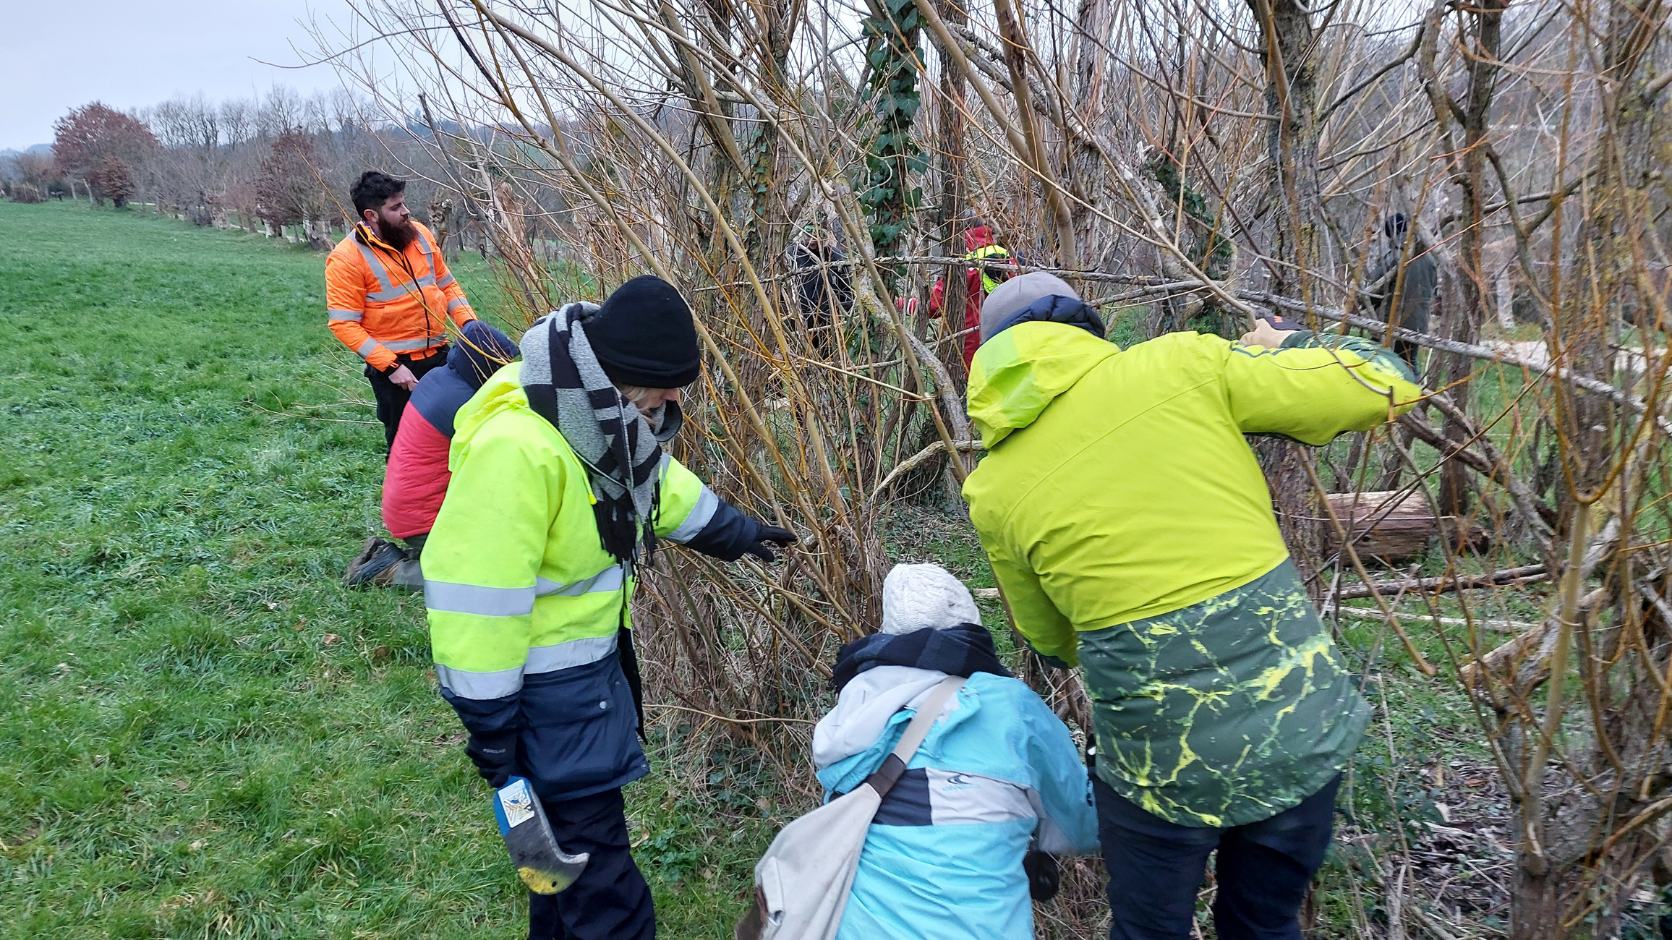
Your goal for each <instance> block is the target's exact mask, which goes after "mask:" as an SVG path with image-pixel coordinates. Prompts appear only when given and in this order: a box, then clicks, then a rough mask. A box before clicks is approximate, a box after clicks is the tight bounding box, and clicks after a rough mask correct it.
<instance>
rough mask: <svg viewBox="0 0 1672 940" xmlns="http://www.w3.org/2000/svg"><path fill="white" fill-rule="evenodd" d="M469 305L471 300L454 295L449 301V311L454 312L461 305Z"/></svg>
mask: <svg viewBox="0 0 1672 940" xmlns="http://www.w3.org/2000/svg"><path fill="white" fill-rule="evenodd" d="M468 306H470V301H468V300H465V299H464V298H463V297H454V298H453V299H452V300H449V301H447V312H448V313H452V312H453V311H454V310H457V309H459V308H460V307H468Z"/></svg>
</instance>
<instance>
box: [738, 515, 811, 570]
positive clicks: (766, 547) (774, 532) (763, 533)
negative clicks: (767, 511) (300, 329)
mask: <svg viewBox="0 0 1672 940" xmlns="http://www.w3.org/2000/svg"><path fill="white" fill-rule="evenodd" d="M797 541H799V539H797V538H796V536H795V533H794V532H791V531H790V530H788V529H780V528H778V527H777V526H775V525H767V524H766V523H764V522H761V521H759V520H756V521H755V538H754V541H752V542H750V543H749V544H748V545H747V546H746V547H745V548H744V549H743V554H745V555H753V556H755V557H756V558H759V559H760V560H761V561H763V562H770V561H777V560H778V553H777V552H775V551H773V550H772V549H773V547H774V546H776V547H778V548H783V547H784V546H786V545H794V544H795V543H796V542H797Z"/></svg>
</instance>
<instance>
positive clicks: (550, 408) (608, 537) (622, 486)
mask: <svg viewBox="0 0 1672 940" xmlns="http://www.w3.org/2000/svg"><path fill="white" fill-rule="evenodd" d="M597 313H598V305H597V304H591V303H572V304H565V305H564V306H563V308H562V309H560V310H556V311H553V312H552V313H549V314H547V315H545V316H543V317H541V318H540V319H538V320H536V321H534V325H533V326H531V327H529V329H528V332H527V333H525V334H523V338H522V355H523V366H522V384H523V391H524V392H526V393H527V394H528V403H529V405H530V406H531V407H532V408H533V409H534V411H535V413H536V414H539V415H540V416H541V417H543V418H545V419H546V420H547V421H549V422H551V424H552V426H553V427H555V428H557V430H558V433H560V434H562V435H563V439H564V440H566V441H568V442H569V446H570V447H572V448H574V450H575V453H576V454H577V455H578V456H579V457H580V458H581V463H582V464H584V465H585V466H586V473H587V478H588V481H589V482H590V483H591V484H592V493H593V495H594V496H595V497H597V502H596V503H595V504H594V505H593V507H592V508H593V512H594V513H595V514H596V515H597V518H598V535H599V539H600V541H601V542H602V543H603V546H604V550H605V551H607V552H609V553H610V554H611V555H612V556H614V557H615V558H616V559H617V560H619V561H621V562H623V563H625V564H629V565H636V564H637V563H638V560H639V549H640V548H641V547H642V548H643V549H644V551H645V553H646V554H647V555H648V554H649V553H650V552H653V551H654V550H655V548H656V533H655V529H654V521H655V516H656V510H657V501H658V492H657V491H658V487H657V483H658V479H659V471H660V469H661V464H662V443H663V442H664V441H667V440H669V439H671V438H672V437H673V436H674V435H675V434H677V433H679V428H680V425H681V424H682V423H683V422H684V418H683V416H682V415H681V413H680V410H679V405H678V404H677V403H675V402H668V403H667V404H665V405H662V406H660V407H658V408H656V409H655V410H653V411H650V412H640V411H639V410H638V409H637V408H636V407H634V406H633V403H632V402H630V401H628V400H627V399H626V398H624V397H622V395H621V392H620V391H619V390H618V389H617V388H616V387H615V383H613V382H611V381H610V379H609V376H607V375H605V374H604V369H603V367H602V366H600V365H599V364H598V358H597V356H595V355H594V354H593V352H592V344H591V343H589V342H588V341H587V338H586V327H585V324H586V322H587V321H588V320H590V319H591V318H592V317H594V316H596V315H597Z"/></svg>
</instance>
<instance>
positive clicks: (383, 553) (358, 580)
mask: <svg viewBox="0 0 1672 940" xmlns="http://www.w3.org/2000/svg"><path fill="white" fill-rule="evenodd" d="M405 560H406V553H405V552H403V551H401V548H400V546H398V545H396V544H394V543H393V542H390V541H387V540H385V539H381V538H378V537H376V536H373V537H371V538H369V539H367V540H366V545H365V547H364V548H362V549H360V554H359V555H357V556H356V557H355V559H354V561H352V562H350V563H349V566H348V570H347V571H346V572H344V573H343V586H344V587H366V586H371V585H382V584H387V583H389V579H390V578H391V577H392V576H393V569H394V568H395V567H396V566H398V565H399V564H400V563H401V562H403V561H405Z"/></svg>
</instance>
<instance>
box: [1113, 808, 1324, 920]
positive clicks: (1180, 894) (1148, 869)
mask: <svg viewBox="0 0 1672 940" xmlns="http://www.w3.org/2000/svg"><path fill="white" fill-rule="evenodd" d="M1340 785H1341V778H1340V777H1339V776H1338V777H1336V778H1335V779H1333V780H1331V781H1330V782H1329V783H1327V784H1325V785H1324V788H1323V789H1321V790H1319V791H1318V792H1317V793H1314V794H1312V795H1311V796H1309V797H1307V798H1306V799H1305V800H1304V801H1302V802H1301V804H1300V805H1299V806H1296V807H1294V808H1293V809H1290V810H1286V811H1284V812H1281V813H1278V814H1277V815H1276V816H1273V817H1271V818H1270V819H1262V820H1260V821H1259V822H1255V823H1249V824H1247V825H1245V826H1234V827H1231V828H1229V829H1214V828H1196V827H1193V826H1180V825H1177V824H1175V823H1170V822H1166V821H1165V820H1162V819H1161V818H1159V817H1157V816H1154V815H1151V814H1150V813H1148V812H1146V811H1144V810H1143V809H1142V808H1140V807H1138V806H1137V805H1135V804H1134V803H1132V802H1130V801H1129V800H1126V799H1123V798H1122V797H1120V796H1118V795H1117V794H1116V793H1115V791H1114V790H1112V789H1110V788H1109V785H1108V784H1106V783H1104V782H1103V781H1102V780H1101V779H1098V778H1096V777H1095V776H1094V777H1093V785H1092V789H1093V792H1094V793H1095V794H1096V796H1097V829H1098V836H1099V838H1100V839H1101V841H1102V843H1103V861H1104V863H1105V865H1107V867H1108V869H1109V909H1110V914H1111V917H1110V920H1109V940H1188V938H1189V937H1190V935H1191V926H1192V924H1193V923H1194V921H1195V911H1196V893H1197V891H1198V890H1200V889H1201V887H1202V879H1203V877H1204V876H1205V874H1206V872H1207V861H1208V854H1209V853H1211V852H1213V851H1214V850H1215V849H1218V850H1219V856H1218V860H1217V861H1216V863H1215V865H1214V874H1215V876H1216V882H1217V884H1218V894H1217V896H1216V898H1215V900H1214V902H1213V925H1214V929H1215V931H1216V932H1217V935H1218V937H1219V940H1301V933H1300V907H1301V904H1302V903H1303V902H1304V901H1305V900H1306V889H1307V888H1308V886H1310V885H1311V884H1312V876H1313V875H1315V874H1317V872H1318V868H1319V866H1321V865H1322V864H1323V862H1324V855H1325V853H1326V852H1328V850H1329V842H1330V832H1331V827H1332V824H1333V821H1334V813H1335V791H1336V789H1337V788H1339V786H1340Z"/></svg>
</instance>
